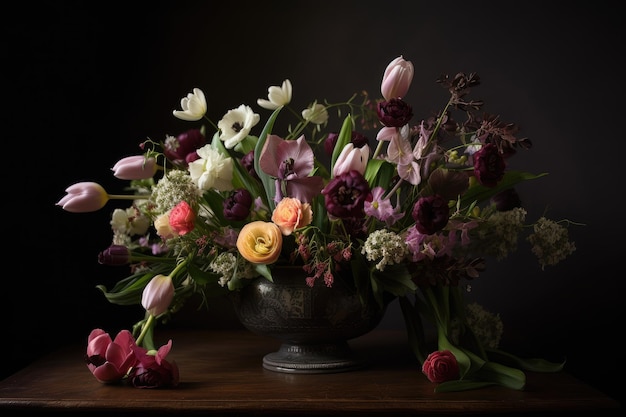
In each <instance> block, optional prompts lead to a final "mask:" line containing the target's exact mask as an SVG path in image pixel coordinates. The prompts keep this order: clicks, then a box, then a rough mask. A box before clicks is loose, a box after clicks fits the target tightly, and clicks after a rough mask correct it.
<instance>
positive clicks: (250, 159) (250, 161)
mask: <svg viewBox="0 0 626 417" xmlns="http://www.w3.org/2000/svg"><path fill="white" fill-rule="evenodd" d="M241 165H243V167H244V168H245V169H246V171H248V174H250V175H252V176H253V177H254V178H256V179H257V180H258V179H259V176H258V175H257V173H256V171H255V170H254V150H251V151H250V152H248V153H247V154H245V155H244V156H243V158H241Z"/></svg>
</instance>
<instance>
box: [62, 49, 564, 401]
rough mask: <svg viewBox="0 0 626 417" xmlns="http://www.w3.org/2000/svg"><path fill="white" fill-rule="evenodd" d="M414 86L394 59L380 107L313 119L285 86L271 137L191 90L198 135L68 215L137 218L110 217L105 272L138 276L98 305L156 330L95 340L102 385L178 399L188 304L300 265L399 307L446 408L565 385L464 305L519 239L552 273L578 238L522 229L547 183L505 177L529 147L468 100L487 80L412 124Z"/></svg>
mask: <svg viewBox="0 0 626 417" xmlns="http://www.w3.org/2000/svg"><path fill="white" fill-rule="evenodd" d="M413 74H414V68H413V64H412V63H411V62H410V61H407V60H405V59H404V58H403V57H402V56H399V57H397V58H396V59H394V60H392V61H391V62H390V63H389V64H388V66H387V67H386V69H385V71H384V74H383V76H382V83H381V93H382V97H381V98H378V99H372V98H370V96H369V95H368V94H367V93H366V92H363V93H360V94H355V95H353V96H352V97H350V99H349V100H347V101H345V102H341V103H330V102H327V101H318V100H314V101H312V102H311V104H310V106H309V107H307V108H306V109H304V110H303V111H301V112H298V111H295V110H294V109H292V108H291V107H290V103H291V98H292V85H291V82H290V81H289V80H285V81H283V83H282V85H281V86H271V87H269V89H268V96H267V99H259V100H258V101H257V105H258V106H259V107H260V108H261V109H263V110H266V111H270V112H271V113H268V114H269V116H268V117H267V119H266V121H265V123H264V124H260V121H261V116H260V115H259V114H258V113H256V112H255V110H253V108H252V107H250V106H248V105H246V104H242V105H240V106H239V107H237V108H235V109H232V110H229V111H228V112H227V113H226V114H225V115H224V116H223V118H222V119H221V120H219V121H218V122H217V123H214V122H213V121H211V120H210V119H209V118H208V117H207V116H206V113H207V100H206V97H205V95H204V92H203V91H202V90H201V89H199V88H194V89H193V91H192V92H191V93H189V94H188V95H187V96H186V97H183V98H182V100H181V103H180V107H181V109H179V110H174V111H173V115H174V116H175V117H177V118H179V119H182V120H186V121H189V122H192V123H197V125H195V126H193V127H192V128H190V129H189V130H188V131H186V132H183V133H181V134H179V135H178V136H171V135H167V136H166V137H165V139H164V140H163V141H158V142H157V141H153V140H150V139H148V140H146V141H145V142H143V143H141V144H140V147H141V153H140V154H139V155H135V156H129V157H125V158H123V159H121V160H120V161H118V162H117V163H116V164H115V165H114V166H113V168H112V170H113V174H114V175H115V176H116V177H117V178H119V179H122V180H128V181H130V185H129V188H128V189H129V190H131V191H132V192H130V193H129V194H124V195H119V194H109V193H108V192H107V191H106V190H105V189H104V188H103V187H102V186H100V185H99V184H97V183H93V182H81V183H76V184H74V185H72V186H70V187H69V188H67V189H66V192H67V194H66V195H65V196H64V197H63V198H62V199H61V200H60V201H59V202H58V203H57V205H59V206H62V207H63V209H65V210H67V211H70V212H89V211H95V210H100V209H102V208H103V207H104V206H105V205H106V204H107V202H108V201H109V200H112V199H126V200H130V206H129V207H128V208H126V209H120V208H118V209H114V210H113V214H112V219H111V227H112V232H113V239H112V245H111V246H110V247H108V248H107V249H105V250H103V251H102V252H101V253H100V254H99V257H98V260H99V262H100V263H102V264H106V265H130V270H131V274H130V276H128V277H127V278H125V279H123V280H120V281H119V282H118V283H117V285H115V286H114V288H112V289H110V290H109V289H107V288H105V287H104V286H98V288H100V289H101V290H102V292H103V294H104V295H105V296H106V297H107V299H108V300H109V301H110V302H112V303H116V304H122V305H130V304H139V303H141V305H142V306H143V307H144V309H145V317H143V318H142V319H141V320H140V321H138V322H137V323H136V324H135V326H134V327H133V329H132V331H131V330H122V331H121V332H119V333H118V335H117V336H116V337H115V339H112V338H111V336H110V335H109V334H108V333H106V332H105V331H104V330H102V329H95V330H94V331H93V332H92V333H91V334H90V335H89V338H88V347H87V359H86V360H87V365H88V367H89V369H90V370H91V371H92V373H93V375H94V376H95V377H96V378H97V379H98V380H99V381H101V382H105V383H110V382H118V381H122V380H127V381H130V382H131V383H132V385H134V386H137V387H161V386H175V385H176V384H177V383H178V380H179V375H178V368H177V366H176V363H175V362H174V361H171V362H170V361H168V360H167V358H166V357H167V355H168V353H169V352H170V349H171V348H172V341H171V340H170V341H169V342H168V344H166V345H164V346H161V347H160V348H158V349H157V347H156V346H155V345H154V342H153V332H154V328H155V325H156V323H157V322H158V321H160V320H166V319H167V318H168V317H169V316H170V315H171V314H173V313H175V312H176V311H177V310H178V309H179V308H180V307H181V306H182V305H183V303H184V302H185V301H186V300H187V299H188V298H189V297H190V296H191V295H192V294H201V296H202V297H203V299H204V300H208V299H209V298H210V297H213V296H217V295H221V294H225V293H227V292H229V291H238V290H239V289H240V288H242V287H243V286H245V285H246V284H247V283H249V282H250V281H251V279H252V278H257V277H264V278H265V279H268V280H272V270H273V268H275V267H276V266H278V265H285V264H296V265H300V266H301V267H302V268H303V270H304V271H305V272H306V274H307V278H306V283H307V284H308V285H309V286H311V287H312V286H316V285H325V286H328V287H332V286H333V284H334V283H335V280H337V279H346V278H345V274H343V273H342V272H345V271H350V270H351V271H352V273H351V274H348V276H349V277H350V278H349V279H350V280H351V285H353V286H354V287H355V288H356V290H357V291H358V293H359V295H360V297H361V299H362V300H363V302H369V300H375V302H376V303H378V304H379V306H380V308H384V305H385V303H386V302H388V300H389V299H396V298H398V299H399V302H400V306H401V308H402V312H403V316H404V318H405V321H406V327H407V331H408V335H409V341H410V343H411V347H412V350H413V352H414V353H415V357H416V358H417V360H418V361H419V363H420V366H421V369H422V371H423V373H424V374H425V375H426V376H427V377H428V379H429V380H430V381H432V382H434V383H436V384H437V385H436V388H435V389H436V390H437V391H448V390H464V389H474V388H479V387H483V386H487V385H494V384H497V385H502V386H506V387H509V388H513V389H522V388H523V387H524V384H525V375H524V372H523V371H524V370H534V371H558V370H560V369H561V368H562V366H563V364H562V363H550V362H547V361H544V360H541V359H530V360H524V359H521V358H517V357H515V356H513V355H510V354H507V353H505V352H503V351H500V350H498V348H497V347H498V343H499V340H500V336H501V333H502V323H501V321H500V319H499V317H498V316H496V315H493V314H492V313H489V312H487V311H486V310H484V309H483V308H482V307H481V306H479V305H476V304H467V303H466V302H465V301H464V299H463V291H464V289H465V288H466V286H467V285H468V284H467V283H468V282H469V281H471V280H473V279H477V278H478V277H479V275H480V272H481V271H483V270H484V268H485V262H486V259H488V258H495V259H497V260H501V259H504V258H506V257H507V255H508V254H509V253H511V252H512V251H515V250H517V246H518V242H519V241H520V240H521V239H526V240H527V241H528V242H529V243H530V245H531V250H532V252H533V253H534V254H535V255H536V256H537V258H538V261H539V264H540V266H541V267H542V268H545V267H546V266H549V265H555V264H557V263H558V262H559V261H561V260H563V259H565V258H566V257H567V256H569V255H570V254H571V253H572V252H573V251H574V250H575V246H574V244H573V243H572V242H570V240H569V237H568V231H567V228H566V226H568V225H569V224H570V222H568V221H559V222H556V221H553V220H550V219H548V218H545V217H541V218H539V219H538V220H536V221H534V222H528V221H527V220H526V215H527V213H526V211H525V210H524V208H522V206H521V201H520V199H519V197H518V195H517V193H516V192H515V188H514V187H515V185H517V184H518V183H520V182H523V181H528V180H534V179H537V178H539V177H541V176H543V175H545V174H544V173H541V174H532V173H528V172H520V171H512V170H508V169H507V165H508V160H509V159H510V158H512V157H514V156H515V154H516V153H517V152H518V151H521V150H524V151H525V150H528V149H530V148H531V142H530V141H529V140H528V139H527V138H521V137H519V128H518V126H517V125H516V124H514V123H508V122H504V121H502V120H500V118H499V117H498V116H496V115H493V114H490V113H486V112H485V111H484V110H483V107H484V103H483V102H482V101H480V100H475V99H471V98H470V93H471V91H472V90H473V89H474V88H475V87H477V86H478V85H479V84H480V78H479V76H478V75H477V74H475V73H471V74H464V73H458V74H456V75H454V76H448V75H444V76H441V77H440V78H439V79H438V80H436V82H437V83H439V84H440V85H441V86H442V87H443V88H444V89H445V90H446V91H447V93H448V94H449V98H448V100H447V102H446V103H445V104H444V105H443V107H442V109H441V110H440V111H439V112H437V113H436V114H433V115H432V116H429V117H425V118H423V119H420V120H419V121H417V122H414V121H413V109H412V106H411V105H410V104H409V103H408V102H406V101H405V100H404V99H403V98H404V97H405V96H406V94H407V92H408V90H409V87H410V86H411V84H412V82H413ZM331 114H336V115H337V120H338V122H339V124H338V125H337V127H338V128H336V129H335V130H332V129H330V128H329V126H331V123H330V121H331V120H334V118H332V117H331ZM283 118H287V119H286V121H287V122H288V123H287V124H286V125H285V127H282V128H280V129H279V128H278V125H279V121H281V122H283ZM203 123H204V124H203ZM368 135H370V136H368ZM428 323H430V324H431V325H433V326H434V328H435V329H436V334H437V337H436V339H437V344H436V346H434V347H433V346H431V345H429V343H428V340H426V337H425V327H427V326H428Z"/></svg>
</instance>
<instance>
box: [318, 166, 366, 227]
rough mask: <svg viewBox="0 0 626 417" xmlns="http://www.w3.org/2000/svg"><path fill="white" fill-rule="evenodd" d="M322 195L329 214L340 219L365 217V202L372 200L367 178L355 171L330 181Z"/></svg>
mask: <svg viewBox="0 0 626 417" xmlns="http://www.w3.org/2000/svg"><path fill="white" fill-rule="evenodd" d="M322 194H323V195H324V202H325V205H326V210H327V211H328V213H329V214H331V215H333V216H335V217H338V218H340V219H345V218H349V217H356V218H361V217H363V216H364V215H365V213H364V211H363V206H364V205H365V201H366V200H367V199H368V198H371V194H370V187H369V185H368V184H367V181H366V180H365V177H363V175H361V173H359V171H355V170H352V171H348V172H346V173H343V174H341V175H339V176H338V177H335V178H333V179H332V180H330V182H329V183H328V185H326V187H324V189H323V190H322Z"/></svg>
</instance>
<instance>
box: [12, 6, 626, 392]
mask: <svg viewBox="0 0 626 417" xmlns="http://www.w3.org/2000/svg"><path fill="white" fill-rule="evenodd" d="M173 3H174V2H164V1H163V2H159V1H155V2H150V4H149V6H147V5H146V6H144V7H143V8H141V7H140V6H133V7H132V9H133V10H130V9H129V8H128V6H127V4H128V3H127V2H126V3H122V2H115V1H114V2H107V3H103V2H97V3H94V2H68V1H60V2H54V3H52V2H50V3H48V4H44V5H37V6H36V7H34V6H32V7H30V6H27V7H25V6H17V5H16V7H15V9H17V10H15V11H14V12H10V13H9V12H6V11H5V12H4V13H3V17H2V21H3V23H2V31H3V50H4V52H5V53H4V54H3V62H2V66H3V73H4V74H5V75H4V77H3V78H4V80H3V81H4V85H5V87H4V88H3V96H4V100H3V101H4V106H3V108H4V111H3V114H4V116H3V127H4V128H5V129H3V130H2V134H3V137H4V146H5V148H4V155H5V157H4V161H5V169H4V179H3V181H2V183H3V185H4V198H3V201H4V202H5V203H4V210H3V212H4V213H5V214H4V218H5V225H6V226H8V230H7V229H5V230H7V231H8V233H6V234H5V236H4V246H3V247H4V248H5V249H4V259H5V265H6V267H5V270H4V273H3V279H2V283H3V285H2V286H1V287H0V288H1V289H0V294H2V304H1V305H2V308H3V314H2V318H3V321H2V328H1V329H2V333H1V334H2V348H3V354H2V360H1V363H2V365H0V371H1V374H0V376H1V377H6V376H8V375H10V374H11V373H13V372H15V371H17V370H18V369H20V368H21V367H23V366H25V365H26V364H28V363H29V362H30V361H32V360H34V359H36V358H38V357H40V356H41V355H44V354H47V353H49V352H50V351H52V350H54V349H56V348H57V347H59V346H61V345H63V344H67V343H86V337H87V335H88V333H89V331H90V330H91V329H93V328H95V327H102V328H105V329H106V330H107V331H109V332H111V333H116V332H117V331H118V330H119V329H121V328H129V327H130V326H131V325H132V324H133V323H134V322H135V321H136V320H137V319H138V318H139V317H140V315H141V311H140V310H137V309H135V308H125V307H120V306H114V305H110V304H108V303H107V302H106V301H105V300H104V298H103V296H102V295H101V294H100V293H99V292H98V291H97V290H96V289H95V285H97V284H105V285H107V286H109V287H110V286H111V285H112V284H113V283H114V282H116V280H117V279H119V278H120V277H122V276H124V273H125V272H126V271H125V270H122V269H112V268H110V267H108V268H107V267H103V266H100V265H98V264H97V259H96V256H97V253H98V252H99V251H100V250H102V249H104V248H106V247H107V246H108V245H109V244H110V239H111V234H110V228H109V225H108V222H109V220H110V213H111V211H112V209H113V208H114V207H116V205H115V204H114V202H111V203H110V204H109V205H107V207H105V209H103V210H102V211H100V212H97V213H85V214H72V213H66V212H64V211H63V210H62V209H61V208H59V207H56V206H55V203H56V202H57V201H58V200H59V199H60V198H61V197H62V196H63V195H64V194H65V193H64V190H65V188H66V187H67V186H69V185H70V184H73V183H75V182H78V181H96V182H99V183H100V184H102V185H103V186H104V187H105V188H106V189H107V190H108V191H109V192H111V193H119V192H122V191H123V186H124V183H123V182H122V181H118V180H116V179H115V178H114V177H113V176H112V174H111V171H110V168H111V167H112V166H113V164H114V163H115V162H116V161H117V160H118V159H120V158H122V157H124V156H129V155H133V154H138V153H139V152H140V150H139V148H138V144H139V143H140V142H142V141H143V140H145V139H146V138H147V137H150V138H153V139H155V140H159V139H162V138H164V137H165V135H166V134H178V133H181V132H182V131H184V130H186V129H188V128H190V127H191V125H190V124H189V123H187V122H183V121H180V120H178V119H176V118H174V117H173V116H172V114H171V112H172V110H174V109H179V108H180V99H181V98H182V97H183V96H185V95H186V94H187V93H188V92H189V91H191V89H192V88H193V87H199V88H201V89H202V90H203V91H204V92H205V94H206V96H207V100H208V105H209V116H210V117H211V118H212V119H213V120H214V121H217V120H219V118H221V116H222V115H223V114H224V113H225V112H226V111H227V110H229V109H231V108H234V107H237V106H238V105H239V104H241V103H246V104H250V105H252V106H253V107H255V108H256V99H257V98H260V97H261V98H265V97H266V95H267V88H268V86H270V85H280V83H281V82H282V80H284V79H285V78H290V79H291V81H292V84H293V86H294V106H295V108H304V107H305V106H307V105H308V104H309V102H311V101H312V100H313V99H315V98H318V99H321V98H328V99H330V100H331V101H333V100H334V101H337V100H341V99H345V98H347V97H348V96H350V95H351V94H352V93H353V92H358V91H360V90H362V89H366V90H368V91H369V92H370V93H371V94H372V95H373V96H375V97H378V96H379V94H380V93H379V87H380V80H381V77H382V73H383V71H384V69H385V67H386V65H387V63H388V62H390V61H391V60H392V59H394V58H395V57H397V56H399V55H404V57H405V58H406V59H408V60H410V61H412V62H413V64H414V66H415V77H414V81H413V84H412V86H411V89H410V92H409V94H408V96H407V97H406V100H407V101H408V102H410V103H411V104H412V105H413V109H414V113H415V115H416V119H417V118H421V117H424V116H426V115H429V114H430V112H431V111H436V110H439V109H440V108H441V107H442V106H443V104H444V103H445V100H446V99H447V94H446V92H445V91H444V90H443V89H442V88H441V87H440V86H438V85H437V84H436V83H435V82H434V80H435V79H436V78H437V77H438V76H439V75H440V74H442V73H450V74H454V73H456V72H459V71H463V72H477V73H478V74H479V75H480V77H481V79H482V80H483V84H482V85H481V86H480V87H478V88H477V89H476V90H475V91H474V93H473V95H474V97H476V98H482V99H484V100H485V101H486V103H487V104H486V106H487V107H486V110H490V111H491V112H494V113H499V114H500V115H501V117H502V119H503V120H506V121H511V122H516V123H518V124H519V125H520V126H521V127H522V129H523V130H522V133H523V134H524V135H525V136H527V137H529V138H530V139H531V140H532V141H533V144H534V147H533V149H532V150H531V151H529V152H525V153H523V154H521V155H518V156H516V158H515V159H516V163H517V164H519V166H520V167H523V168H525V169H528V170H530V171H533V172H550V175H548V176H547V177H544V178H542V179H540V180H536V181H533V182H532V183H531V184H527V185H524V186H522V187H520V188H519V189H518V191H519V192H520V194H521V197H522V199H523V200H524V202H525V204H526V206H527V208H528V210H529V216H534V217H533V218H536V217H538V216H540V215H541V214H542V213H543V212H546V213H547V214H548V216H549V217H551V218H554V219H559V218H569V219H571V220H575V221H578V222H581V223H585V224H586V226H584V227H574V228H572V229H570V231H571V236H572V239H573V240H574V241H575V242H576V246H577V251H576V253H575V254H574V256H573V257H572V258H570V259H568V260H566V261H565V262H563V263H562V264H560V265H558V266H556V267H547V268H546V270H545V271H541V269H540V267H539V266H538V265H537V264H536V263H535V260H534V258H532V257H531V256H529V255H527V254H524V253H519V254H516V255H515V256H512V257H511V258H509V259H508V260H507V261H506V262H502V263H495V262H493V263H490V264H489V269H488V270H487V271H486V272H485V273H484V274H483V275H482V276H481V277H480V278H479V279H477V280H475V281H474V283H473V285H472V288H473V292H472V293H471V297H475V299H477V300H478V301H479V302H481V303H482V304H483V305H484V306H485V307H486V308H487V309H489V310H490V311H493V312H499V314H500V316H501V317H502V319H503V320H504V323H505V334H504V340H503V347H507V348H508V349H509V350H512V351H514V352H517V353H520V354H530V355H537V356H545V357H550V358H559V357H563V356H565V357H567V361H568V362H567V365H566V370H567V371H568V372H570V373H572V374H573V375H575V376H576V377H578V378H580V379H581V380H583V381H585V382H587V383H589V384H591V385H593V386H595V387H597V388H598V389H600V390H602V391H604V392H606V393H607V394H609V395H611V396H613V397H615V398H618V399H622V393H623V391H624V377H623V375H624V372H625V369H624V355H623V344H621V343H620V342H619V340H620V339H622V338H623V330H624V322H623V319H624V308H623V305H624V301H623V299H622V297H623V293H624V282H623V280H624V273H623V269H622V266H623V247H624V245H623V243H622V242H623V238H624V232H625V231H626V230H625V227H624V220H623V214H622V205H621V200H622V198H623V197H622V189H623V182H622V181H623V179H624V175H623V174H622V172H621V170H619V168H620V167H621V166H623V162H622V159H623V156H622V154H621V151H622V147H621V146H620V145H621V144H622V141H623V137H624V134H623V123H622V120H623V118H622V116H621V111H620V110H621V105H622V101H623V100H622V94H623V81H622V75H623V74H622V68H621V67H618V65H617V61H618V58H620V59H621V55H622V52H623V47H622V45H621V43H620V41H619V40H620V38H618V34H621V29H620V27H621V25H622V24H623V22H621V19H620V18H618V16H621V15H620V14H619V13H618V12H617V11H616V10H615V9H613V8H611V7H608V6H606V5H604V3H603V2H594V7H593V8H590V7H588V6H575V5H573V3H568V5H567V6H566V7H557V6H547V3H546V2H515V3H510V4H509V3H506V2H496V1H472V2H466V1H449V2H437V1H429V2H426V1H422V0H414V1H387V2H378V3H380V4H379V5H375V6H369V5H367V6H366V5H365V4H366V3H365V2H361V1H341V2H339V1H317V2H302V3H300V2H286V4H284V3H285V2H281V6H280V7H279V6H278V4H276V5H275V4H273V3H270V2H257V1H238V2H224V3H223V4H217V2H208V1H204V2H200V1H195V2H193V1H187V2H182V1H181V2H176V4H175V5H174V4H173ZM383 3H384V4H383ZM505 3H506V4H505ZM607 3H608V2H607ZM146 4H147V3H146ZM546 7H548V8H546ZM259 110H260V111H258V112H259V113H260V114H261V116H262V117H265V116H267V114H268V112H267V111H265V110H262V109H259ZM6 126H8V127H9V130H8V133H7V131H6ZM618 158H619V159H618ZM121 207H125V204H122V205H121ZM183 317H184V316H183ZM194 320H195V321H196V323H195V324H198V325H202V326H215V327H224V326H238V323H236V322H235V321H234V320H233V315H232V311H231V310H230V308H229V305H228V303H227V302H221V301H220V302H219V303H218V304H217V305H215V306H214V307H212V308H211V309H210V311H208V312H201V313H199V314H195V316H194ZM381 326H385V327H398V328H402V326H403V325H402V322H401V317H400V314H399V310H398V308H397V305H395V304H392V305H391V307H390V309H389V311H388V313H387V316H386V317H385V319H384V321H383V323H382V324H381ZM207 343H210V342H209V341H207ZM77 360H81V358H77ZM86 372H87V371H86ZM86 378H88V376H86Z"/></svg>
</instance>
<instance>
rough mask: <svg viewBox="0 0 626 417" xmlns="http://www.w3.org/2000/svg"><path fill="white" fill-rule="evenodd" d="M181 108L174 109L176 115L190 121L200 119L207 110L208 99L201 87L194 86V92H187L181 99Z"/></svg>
mask: <svg viewBox="0 0 626 417" xmlns="http://www.w3.org/2000/svg"><path fill="white" fill-rule="evenodd" d="M180 107H181V108H182V111H181V110H174V112H173V113H174V116H175V117H177V118H179V119H181V120H186V121H189V122H194V121H196V120H200V119H202V118H203V117H204V115H205V114H206V111H207V105H206V99H205V97H204V92H202V90H200V89H199V88H194V89H193V92H191V93H189V94H187V97H183V98H182V99H181V100H180Z"/></svg>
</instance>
